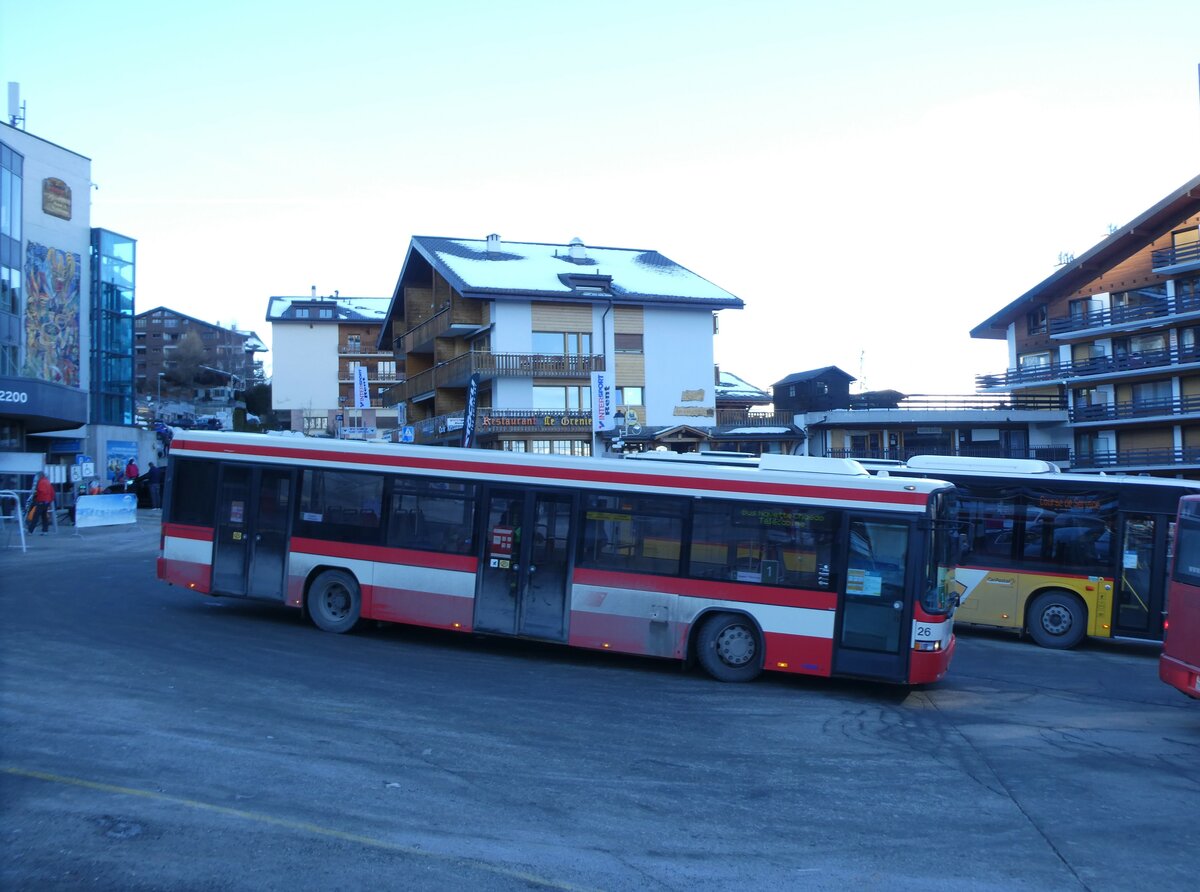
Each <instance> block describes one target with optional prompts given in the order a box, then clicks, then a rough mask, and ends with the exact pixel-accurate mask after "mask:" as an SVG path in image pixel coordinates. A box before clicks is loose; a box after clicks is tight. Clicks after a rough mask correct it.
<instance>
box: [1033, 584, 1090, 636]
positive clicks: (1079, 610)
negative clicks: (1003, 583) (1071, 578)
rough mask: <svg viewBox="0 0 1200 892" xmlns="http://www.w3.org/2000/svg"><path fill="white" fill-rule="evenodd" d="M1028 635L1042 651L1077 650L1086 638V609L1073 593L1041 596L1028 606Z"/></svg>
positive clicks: (1063, 592)
mask: <svg viewBox="0 0 1200 892" xmlns="http://www.w3.org/2000/svg"><path fill="white" fill-rule="evenodd" d="M1025 625H1026V628H1028V629H1029V635H1030V637H1032V638H1033V640H1034V641H1036V642H1037V643H1038V644H1040V645H1041V646H1042V647H1053V648H1057V649H1060V650H1066V649H1067V648H1071V647H1074V646H1075V645H1077V644H1078V643H1079V642H1080V641H1082V640H1083V636H1084V635H1086V634H1087V609H1086V608H1085V607H1084V605H1083V602H1082V601H1081V600H1079V596H1078V595H1076V594H1073V593H1072V592H1065V591H1051V592H1042V593H1041V594H1040V595H1038V596H1037V597H1036V598H1034V599H1033V601H1032V602H1031V603H1030V605H1029V612H1028V614H1027V616H1026V621H1025Z"/></svg>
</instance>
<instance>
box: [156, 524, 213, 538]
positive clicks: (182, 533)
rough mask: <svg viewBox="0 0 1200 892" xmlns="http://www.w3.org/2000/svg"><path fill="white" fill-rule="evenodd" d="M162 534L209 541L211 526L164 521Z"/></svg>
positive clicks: (211, 535) (211, 536)
mask: <svg viewBox="0 0 1200 892" xmlns="http://www.w3.org/2000/svg"><path fill="white" fill-rule="evenodd" d="M162 534H163V535H164V536H172V537H174V538H176V539H195V540H196V541H197V542H211V541H212V540H213V531H212V528H211V527H196V526H190V525H189V524H185V523H164V524H163V525H162Z"/></svg>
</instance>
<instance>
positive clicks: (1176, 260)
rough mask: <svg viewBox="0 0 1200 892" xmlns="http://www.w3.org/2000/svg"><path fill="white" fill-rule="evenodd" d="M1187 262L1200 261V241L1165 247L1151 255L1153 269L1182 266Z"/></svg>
mask: <svg viewBox="0 0 1200 892" xmlns="http://www.w3.org/2000/svg"><path fill="white" fill-rule="evenodd" d="M1185 263H1200V242H1192V243H1191V244H1190V245H1179V246H1178V247H1175V248H1163V249H1162V250H1159V251H1154V252H1153V253H1151V255H1150V266H1151V267H1152V268H1153V269H1162V268H1163V267H1168V266H1182V265H1183V264H1185Z"/></svg>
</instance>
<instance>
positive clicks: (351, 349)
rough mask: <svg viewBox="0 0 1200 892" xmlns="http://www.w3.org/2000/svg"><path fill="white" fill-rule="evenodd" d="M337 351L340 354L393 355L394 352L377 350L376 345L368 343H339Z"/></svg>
mask: <svg viewBox="0 0 1200 892" xmlns="http://www.w3.org/2000/svg"><path fill="white" fill-rule="evenodd" d="M337 352H338V355H339V356H391V355H392V354H391V353H389V352H387V351H386V350H376V349H375V345H374V344H371V343H367V344H355V343H347V344H338V345H337Z"/></svg>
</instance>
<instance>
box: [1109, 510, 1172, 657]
mask: <svg viewBox="0 0 1200 892" xmlns="http://www.w3.org/2000/svg"><path fill="white" fill-rule="evenodd" d="M1166 527H1167V523H1166V520H1165V518H1161V517H1156V516H1155V515H1153V514H1122V515H1121V524H1120V530H1121V536H1120V540H1119V541H1120V545H1121V550H1120V553H1119V554H1118V555H1117V561H1118V563H1117V567H1118V573H1119V574H1120V576H1119V577H1118V579H1117V583H1118V584H1117V598H1116V604H1114V605H1113V618H1112V633H1113V635H1116V636H1118V637H1123V638H1149V639H1153V640H1156V641H1158V640H1161V639H1162V615H1163V598H1164V592H1165V588H1166V583H1167V575H1168V573H1169V567H1168V563H1169V562H1168V561H1167V529H1166Z"/></svg>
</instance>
